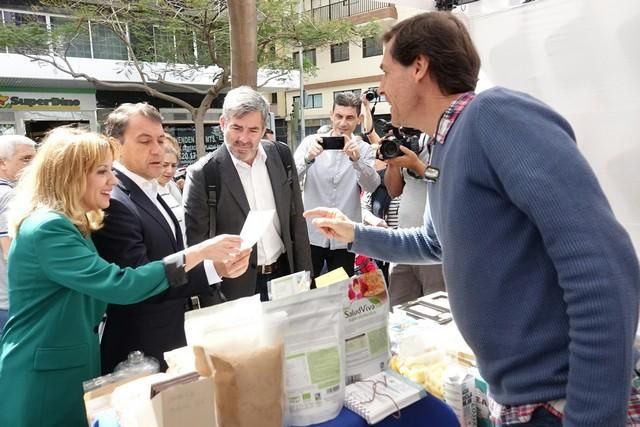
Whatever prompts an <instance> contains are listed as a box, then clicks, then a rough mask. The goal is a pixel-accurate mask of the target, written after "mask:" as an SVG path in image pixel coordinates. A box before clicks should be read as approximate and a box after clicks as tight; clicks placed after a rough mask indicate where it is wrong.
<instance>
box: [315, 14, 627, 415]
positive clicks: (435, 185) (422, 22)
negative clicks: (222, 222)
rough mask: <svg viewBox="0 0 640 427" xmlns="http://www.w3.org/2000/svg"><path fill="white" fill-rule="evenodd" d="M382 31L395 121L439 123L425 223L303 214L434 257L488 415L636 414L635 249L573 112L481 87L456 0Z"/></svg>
mask: <svg viewBox="0 0 640 427" xmlns="http://www.w3.org/2000/svg"><path fill="white" fill-rule="evenodd" d="M384 42H385V52H384V56H383V59H382V64H381V68H382V71H383V73H384V75H383V78H382V81H381V84H380V93H382V94H384V95H385V96H386V97H387V99H388V100H389V102H390V103H391V108H392V109H391V114H392V120H393V122H394V124H395V125H396V126H408V127H414V128H418V129H420V130H421V131H423V132H425V133H427V134H428V135H434V138H433V139H432V141H431V142H432V144H433V145H432V147H431V158H430V159H429V161H428V162H427V165H426V169H425V176H426V177H428V178H429V180H430V183H429V190H428V191H429V192H428V204H427V207H426V210H425V224H424V227H422V228H415V229H411V230H396V231H391V230H385V229H380V228H371V227H363V226H362V225H360V224H355V223H354V222H352V221H351V220H350V219H349V218H347V217H346V216H345V215H343V214H342V213H340V212H339V211H337V210H335V209H317V210H314V211H311V212H307V213H305V215H306V216H307V217H308V218H317V219H315V220H314V225H316V226H317V227H319V229H321V230H322V231H323V232H324V233H325V234H327V235H329V236H331V237H332V238H338V239H340V240H342V241H345V242H351V250H353V251H357V252H358V253H365V254H367V255H371V256H375V257H381V258H386V259H388V260H391V261H394V262H405V263H406V262H411V263H420V262H425V261H428V260H442V264H443V269H444V276H445V279H446V283H447V290H448V293H449V301H450V304H451V309H452V312H453V315H454V318H455V320H456V324H457V326H458V328H459V329H460V331H461V332H462V335H463V336H464V338H465V340H466V341H467V342H468V344H469V345H470V347H471V349H472V350H473V351H474V353H475V355H476V359H477V364H478V367H479V370H480V373H481V374H482V376H483V377H484V379H485V380H486V381H487V383H488V385H489V396H490V398H491V399H492V400H493V401H494V404H492V405H491V406H492V415H493V417H494V418H495V419H496V423H497V425H509V426H530V427H532V426H546V427H554V426H565V427H603V426H607V427H621V426H624V425H640V424H639V423H640V419H639V418H640V416H639V415H638V411H637V402H638V401H640V393H639V391H638V389H637V386H636V385H634V386H632V387H630V383H631V380H632V377H633V376H634V362H635V361H636V360H637V354H636V352H635V350H634V349H633V341H634V337H635V332H636V326H637V321H638V300H639V287H640V272H639V268H638V260H637V257H636V254H635V251H634V248H633V245H632V243H631V240H630V239H629V236H628V234H627V233H626V231H625V230H624V229H623V227H622V226H621V225H620V224H619V223H618V222H617V220H616V219H615V216H614V214H613V212H612V211H611V208H610V206H609V203H608V201H607V199H606V197H605V195H604V193H603V191H602V189H601V187H600V185H599V184H598V181H597V179H596V177H595V175H594V173H593V171H592V170H591V168H590V167H589V165H588V163H587V161H586V160H585V159H584V157H583V156H582V154H581V153H580V152H579V151H578V148H577V145H576V143H575V138H574V134H573V131H572V129H571V127H570V126H569V124H568V123H567V121H566V120H565V119H564V118H562V117H561V116H560V115H558V114H557V113H556V112H554V111H553V110H552V109H551V108H549V107H548V106H547V105H545V104H543V103H542V102H540V101H538V100H536V99H534V98H532V97H531V96H528V95H526V94H523V93H519V92H515V91H511V90H508V89H505V88H499V87H496V88H491V89H488V90H485V91H483V92H482V93H480V94H478V95H475V94H474V89H475V86H476V82H477V76H478V72H479V69H480V58H479V56H478V53H477V51H476V50H475V47H474V46H473V43H472V41H471V38H470V36H469V34H468V32H467V30H466V28H465V27H464V25H463V24H462V23H461V22H460V21H459V20H458V19H456V18H455V17H454V15H453V14H451V13H446V12H432V13H425V14H421V15H417V16H415V17H412V18H409V19H407V20H405V21H402V22H399V23H398V24H396V25H395V26H394V27H393V28H392V29H391V30H389V31H388V32H387V33H386V34H385V36H384ZM444 52H446V53H447V54H446V55H444V54H443V53H444ZM634 383H635V381H634ZM630 388H631V400H630V396H629V392H630ZM629 403H632V404H629ZM634 405H635V406H634ZM627 412H628V413H627Z"/></svg>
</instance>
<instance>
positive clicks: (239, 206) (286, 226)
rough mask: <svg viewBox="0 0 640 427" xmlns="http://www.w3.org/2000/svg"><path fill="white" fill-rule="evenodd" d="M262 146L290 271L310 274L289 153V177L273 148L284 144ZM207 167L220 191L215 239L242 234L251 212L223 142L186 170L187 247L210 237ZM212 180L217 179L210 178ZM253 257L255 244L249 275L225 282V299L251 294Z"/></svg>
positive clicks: (307, 248) (308, 250)
mask: <svg viewBox="0 0 640 427" xmlns="http://www.w3.org/2000/svg"><path fill="white" fill-rule="evenodd" d="M261 144H263V145H262V146H263V147H264V150H265V152H266V153H267V161H266V165H267V171H268V173H269V178H270V180H271V188H272V189H273V197H274V200H275V203H276V211H277V214H278V219H279V220H280V225H281V233H282V235H281V236H280V237H281V238H282V241H283V243H284V246H285V250H286V251H287V259H288V261H289V269H290V271H291V272H297V271H302V270H307V271H311V270H312V267H311V265H312V264H311V248H310V246H309V235H308V234H307V224H306V221H305V219H304V218H303V216H302V212H303V211H304V209H303V207H302V197H301V194H300V187H299V185H298V174H297V172H296V167H295V163H294V162H293V159H292V156H291V152H290V151H289V150H288V149H287V150H286V155H287V156H289V157H290V162H291V165H292V168H291V169H292V170H291V174H292V176H291V177H289V178H288V177H287V171H286V169H285V166H284V164H283V162H282V159H281V157H280V154H279V153H278V149H277V147H276V146H275V144H282V143H280V142H277V143H274V142H271V141H262V142H261ZM283 151H284V150H283ZM207 168H218V172H219V177H220V188H218V189H216V191H217V192H218V193H219V196H218V205H217V211H216V213H217V215H216V230H215V235H219V234H240V231H241V230H242V226H243V224H244V221H245V219H246V218H247V215H248V214H249V210H250V208H249V202H248V201H247V197H246V195H245V193H244V189H243V187H242V182H241V181H240V176H238V172H237V171H236V168H235V166H234V164H233V160H232V159H231V155H230V154H229V151H228V149H227V147H226V145H224V144H223V145H221V146H220V148H218V149H217V150H216V151H214V152H213V153H211V154H208V155H207V156H205V157H203V158H201V159H200V160H198V161H197V162H196V163H194V164H193V165H191V166H189V168H188V169H187V180H186V184H185V190H184V195H183V200H184V209H185V226H186V228H187V243H188V245H193V244H196V243H199V242H201V241H203V240H205V239H207V238H209V237H213V236H212V235H211V233H210V230H209V206H207V183H206V179H205V177H206V175H207V174H206V169H207ZM211 176H215V175H214V174H211ZM290 180H292V181H290ZM210 184H211V183H210ZM257 258H258V251H257V247H255V246H254V248H253V251H252V252H251V259H250V261H249V268H248V269H247V271H246V272H245V273H244V274H243V275H242V276H240V277H238V278H235V279H224V280H223V282H222V292H223V293H224V294H225V296H226V297H227V298H228V299H230V300H231V299H236V298H241V297H245V296H250V295H253V294H254V293H255V290H256V276H257V270H256V266H257Z"/></svg>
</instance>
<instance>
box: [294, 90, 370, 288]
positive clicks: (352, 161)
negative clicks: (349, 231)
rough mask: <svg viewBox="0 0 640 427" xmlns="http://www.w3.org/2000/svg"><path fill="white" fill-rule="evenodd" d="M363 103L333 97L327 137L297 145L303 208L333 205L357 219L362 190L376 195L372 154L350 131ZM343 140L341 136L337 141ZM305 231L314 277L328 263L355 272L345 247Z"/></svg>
mask: <svg viewBox="0 0 640 427" xmlns="http://www.w3.org/2000/svg"><path fill="white" fill-rule="evenodd" d="M360 111H361V101H360V99H359V98H358V97H357V96H356V95H354V94H353V93H352V92H343V93H339V94H337V95H336V97H335V100H334V102H333V107H332V109H331V112H330V115H329V117H330V119H331V125H332V129H331V131H330V132H329V133H328V134H316V135H309V136H308V137H306V138H305V139H303V140H302V142H301V143H300V145H299V146H298V148H297V150H296V152H295V155H294V159H295V163H296V169H297V170H298V176H299V178H300V180H301V181H302V180H304V198H303V200H304V207H305V209H312V208H315V207H319V206H331V207H334V208H338V209H340V210H341V211H342V212H344V213H345V214H346V215H348V216H349V218H351V219H353V220H355V221H360V220H361V216H362V214H361V208H360V190H361V189H362V190H364V191H370V192H372V191H374V190H375V189H376V188H377V187H378V185H379V184H380V176H379V175H378V174H377V172H376V170H375V167H374V163H375V153H374V151H373V150H372V148H371V146H370V145H369V144H367V143H366V142H364V141H363V140H362V139H361V138H360V137H359V136H355V135H354V134H353V131H354V130H355V129H356V127H357V126H358V124H360ZM340 137H342V138H340ZM307 228H308V229H309V242H310V243H311V259H312V262H313V274H314V278H315V277H317V276H319V275H320V273H321V272H322V269H323V266H324V264H325V262H326V265H327V269H328V271H331V270H333V269H335V268H338V267H342V268H344V270H345V271H346V272H347V274H349V275H350V276H351V275H353V273H354V266H353V263H354V258H355V255H354V254H352V253H350V252H348V251H347V246H346V244H344V243H342V242H339V241H337V240H333V239H328V238H326V237H324V236H323V235H322V234H321V233H320V232H319V231H318V230H317V229H316V228H315V227H310V226H308V227H307Z"/></svg>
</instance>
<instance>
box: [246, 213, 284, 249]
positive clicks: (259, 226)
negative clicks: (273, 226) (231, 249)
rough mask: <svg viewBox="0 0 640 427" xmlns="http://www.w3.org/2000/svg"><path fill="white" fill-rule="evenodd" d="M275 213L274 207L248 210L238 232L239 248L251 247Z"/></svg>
mask: <svg viewBox="0 0 640 427" xmlns="http://www.w3.org/2000/svg"><path fill="white" fill-rule="evenodd" d="M275 214H276V211H275V209H267V210H264V211H249V215H247V219H246V220H245V221H244V225H243V226H242V231H241V232H240V238H241V239H242V244H241V245H240V249H246V248H251V247H253V245H255V244H256V243H257V242H258V240H260V238H261V237H262V235H263V234H264V232H265V231H266V230H267V226H268V225H269V224H270V223H271V222H272V221H273V216H274V215H275Z"/></svg>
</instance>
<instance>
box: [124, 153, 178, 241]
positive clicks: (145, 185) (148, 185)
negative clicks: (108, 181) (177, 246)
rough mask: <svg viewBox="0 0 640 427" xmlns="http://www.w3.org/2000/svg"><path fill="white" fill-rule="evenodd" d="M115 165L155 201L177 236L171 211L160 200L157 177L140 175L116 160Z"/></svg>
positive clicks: (152, 201) (174, 235)
mask: <svg viewBox="0 0 640 427" xmlns="http://www.w3.org/2000/svg"><path fill="white" fill-rule="evenodd" d="M113 166H114V167H115V168H116V169H118V170H119V171H120V172H122V173H123V174H125V175H126V176H127V177H128V178H129V179H130V180H131V181H133V182H134V183H136V185H137V186H138V187H140V189H141V190H142V191H143V192H144V194H146V195H147V197H148V198H149V200H151V203H153V204H154V205H155V206H156V207H157V208H158V210H159V211H160V213H161V214H162V216H163V217H164V219H165V220H166V221H167V224H169V227H171V231H172V232H173V237H176V226H175V224H174V223H173V220H172V219H171V216H169V212H167V210H166V209H165V208H164V207H163V206H162V205H161V204H160V202H159V201H158V181H156V180H155V179H152V180H149V179H146V178H143V177H141V176H140V175H138V174H136V173H133V172H131V171H130V170H129V169H127V167H126V166H125V165H123V164H122V163H120V162H114V163H113Z"/></svg>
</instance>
